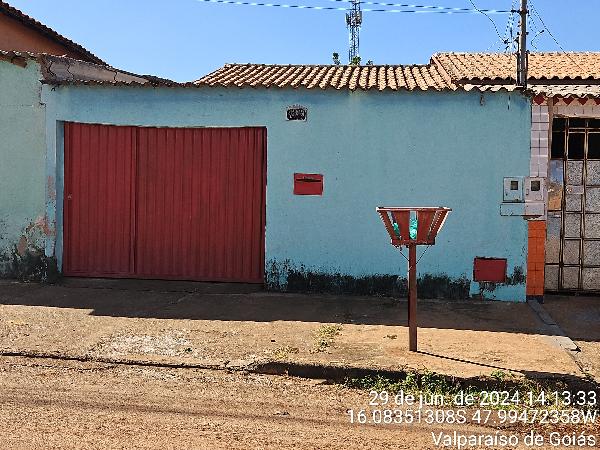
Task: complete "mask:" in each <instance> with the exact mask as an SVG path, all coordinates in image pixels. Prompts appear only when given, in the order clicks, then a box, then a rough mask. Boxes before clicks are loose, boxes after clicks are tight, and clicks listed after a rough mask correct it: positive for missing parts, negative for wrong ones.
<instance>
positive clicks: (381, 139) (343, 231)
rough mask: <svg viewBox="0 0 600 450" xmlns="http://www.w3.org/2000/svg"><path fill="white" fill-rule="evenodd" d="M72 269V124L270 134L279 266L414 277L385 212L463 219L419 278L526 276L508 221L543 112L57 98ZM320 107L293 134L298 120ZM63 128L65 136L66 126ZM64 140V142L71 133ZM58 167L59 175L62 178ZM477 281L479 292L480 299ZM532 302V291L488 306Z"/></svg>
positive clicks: (390, 101) (504, 100) (374, 102)
mask: <svg viewBox="0 0 600 450" xmlns="http://www.w3.org/2000/svg"><path fill="white" fill-rule="evenodd" d="M42 101H43V102H44V103H46V105H47V127H46V128H47V129H46V132H47V134H48V139H47V142H48V155H49V167H50V169H49V170H50V171H54V172H53V175H56V176H57V186H56V188H57V191H58V192H57V198H58V204H56V205H54V204H53V203H52V202H50V203H49V205H48V214H49V216H53V215H54V216H55V219H56V221H57V225H58V227H57V229H58V245H57V248H56V249H54V248H53V245H54V243H53V242H52V243H49V247H48V248H47V251H48V252H49V253H53V252H54V251H55V252H56V255H57V256H58V258H59V262H60V258H61V245H62V244H61V241H60V236H61V229H62V228H61V216H62V205H61V201H60V199H61V197H62V143H61V136H60V130H61V126H60V122H61V121H76V122H87V123H103V124H117V125H140V126H174V127H204V126H208V127H217V126H224V127H227V126H266V127H267V130H268V131H267V132H268V149H267V154H268V157H267V158H268V161H267V166H268V169H267V172H268V173H267V180H268V181H267V183H268V186H267V230H266V255H267V260H268V262H273V261H275V262H279V263H280V262H283V261H286V260H289V262H290V263H291V264H292V265H294V266H296V267H299V266H300V265H304V266H305V267H306V268H307V269H309V270H311V271H315V272H328V273H335V272H339V273H342V274H348V275H353V276H362V275H371V274H402V275H404V274H405V272H406V262H405V260H404V259H403V258H402V257H401V256H400V255H398V252H397V250H395V249H394V248H393V247H392V246H391V245H389V238H388V236H387V233H386V231H385V229H384V227H383V225H382V223H381V221H380V219H379V217H378V215H377V214H376V213H375V207H376V206H379V205H387V206H407V205H420V206H438V205H443V206H448V207H451V208H453V210H454V211H453V213H452V214H451V215H450V217H449V219H448V220H447V222H446V225H445V227H444V229H443V230H442V232H441V234H440V236H439V238H438V239H437V244H436V246H435V247H433V248H431V249H429V251H428V253H427V255H426V256H425V257H424V258H423V260H422V261H421V262H420V263H419V268H418V269H419V273H420V274H424V273H431V274H447V275H448V276H450V277H452V278H459V277H461V276H466V277H467V278H469V279H470V278H471V277H472V269H473V258H474V257H475V256H494V257H505V258H508V263H509V273H511V272H512V271H513V269H514V268H515V267H520V268H522V269H523V271H525V270H526V249H527V223H526V222H525V221H524V220H523V219H522V218H520V217H501V216H500V213H499V210H500V203H501V201H502V179H503V177H504V176H517V175H521V176H526V175H528V172H529V157H530V155H529V139H530V122H531V114H530V108H531V107H530V104H529V101H528V99H526V98H525V97H523V96H521V95H519V94H516V93H513V94H508V93H506V92H501V93H486V94H485V95H483V97H482V96H481V95H480V93H479V92H463V91H460V92H444V93H439V92H363V91H357V92H348V91H332V90H328V91H321V90H306V89H298V90H293V89H283V90H281V89H280V90H275V89H262V88H261V89H252V88H246V89H223V88H199V89H193V88H192V89H181V88H139V87H138V88H123V87H119V88H116V87H101V86H96V87H92V86H62V87H55V88H53V87H51V86H44V87H43V90H42ZM292 104H301V105H304V106H306V107H307V108H308V121H307V122H288V121H286V120H285V108H286V107H287V106H288V105H292ZM57 124H58V126H57ZM57 130H58V131H57ZM53 166H54V167H53ZM294 172H311V173H313V172H314V173H322V174H324V177H325V191H324V195H323V196H322V197H307V196H294V195H292V177H293V173H294ZM478 290H479V287H478V285H476V284H475V283H473V284H472V286H471V291H472V293H475V292H478ZM487 296H488V297H493V298H498V299H503V300H518V301H523V300H524V299H525V285H524V284H523V283H519V284H516V285H513V286H500V287H498V288H497V289H496V290H495V291H493V292H490V293H488V294H487Z"/></svg>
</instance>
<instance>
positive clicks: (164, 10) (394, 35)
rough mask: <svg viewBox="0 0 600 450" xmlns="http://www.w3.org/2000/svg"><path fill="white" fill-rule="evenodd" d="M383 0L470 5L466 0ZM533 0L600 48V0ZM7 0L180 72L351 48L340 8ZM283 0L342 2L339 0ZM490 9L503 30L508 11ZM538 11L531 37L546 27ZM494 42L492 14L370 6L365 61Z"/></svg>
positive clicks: (135, 60) (565, 43) (147, 64)
mask: <svg viewBox="0 0 600 450" xmlns="http://www.w3.org/2000/svg"><path fill="white" fill-rule="evenodd" d="M258 1H260V0H258ZM275 1H276V0H275ZM275 1H273V0H265V2H275ZM378 1H380V2H385V3H417V4H421V5H439V6H449V7H464V8H472V5H471V4H470V2H469V1H468V0H421V1H418V0H404V1H402V0H378ZM473 1H474V2H475V4H476V5H477V6H478V7H479V8H490V9H492V8H495V9H508V10H510V9H511V3H512V1H511V0H473ZM530 1H532V3H533V5H534V7H536V9H537V10H538V12H539V13H540V15H541V17H542V19H543V20H544V22H545V23H546V25H547V26H548V28H549V29H550V31H551V32H552V33H553V34H554V36H555V37H556V38H557V39H558V41H559V43H560V44H561V45H562V47H563V48H564V49H565V50H587V51H595V50H600V27H599V26H598V18H599V17H600V0H569V1H565V0H530ZM8 2H9V3H10V4H11V5H13V6H15V7H16V8H18V9H20V10H22V11H23V12H25V13H27V14H29V15H31V16H33V17H34V18H36V19H37V20H39V21H41V22H42V23H44V24H46V25H48V26H50V27H51V28H53V29H55V30H56V31H58V32H59V33H61V34H63V35H64V36H67V37H68V38H70V39H72V40H74V41H76V42H78V43H80V44H81V45H83V46H84V47H86V48H87V49H89V50H90V51H92V52H93V53H95V54H96V55H98V56H99V57H100V58H102V59H104V60H105V61H107V62H108V63H109V64H111V65H113V66H115V67H119V68H122V69H125V70H129V71H132V72H136V73H142V74H152V75H157V76H162V77H166V78H171V79H174V80H177V81H190V80H195V79H197V78H199V77H200V76H202V75H204V74H206V73H208V72H210V71H212V70H214V69H216V68H218V67H220V66H221V65H223V64H225V63H228V62H239V63H246V62H255V63H282V64H292V63H296V64H311V63H312V64H319V63H325V64H327V63H330V62H331V53H332V52H333V51H337V52H339V53H340V56H341V57H342V61H343V62H345V60H346V55H347V51H348V32H347V30H346V26H345V19H344V13H343V12H342V11H319V10H295V9H287V8H273V7H271V8H269V7H258V6H233V5H223V4H213V3H203V2H200V1H198V0H8ZM278 3H287V4H304V5H319V6H343V4H342V3H337V2H334V1H331V0H280V1H278ZM516 3H518V2H516ZM369 7H372V6H368V5H364V6H363V8H369ZM390 8H391V7H390ZM391 9H398V8H391ZM491 17H492V18H493V19H494V20H495V21H496V23H497V26H498V29H499V31H500V34H502V35H503V34H504V33H505V30H506V26H507V21H508V16H507V15H493V16H491ZM532 17H533V18H534V21H533V23H532V26H531V34H530V38H533V37H534V35H536V34H537V32H538V31H539V30H540V29H541V28H542V27H541V24H540V22H539V20H538V19H537V18H535V16H532ZM517 23H518V21H517V20H515V25H516V24H517ZM534 45H535V46H536V47H537V48H538V49H539V50H546V51H558V50H559V48H558V46H557V44H556V43H555V42H554V40H553V39H552V38H551V37H550V36H549V35H548V33H547V32H544V33H542V34H541V35H539V36H538V37H537V38H536V39H535V41H534ZM490 49H492V50H495V51H498V50H501V49H502V48H501V45H500V40H499V38H498V36H497V34H496V32H495V31H494V28H493V26H492V24H491V23H490V21H489V19H488V18H486V17H485V16H483V15H480V14H461V15H458V14H457V15H446V14H392V13H379V12H371V13H368V12H365V13H364V19H363V28H362V31H361V47H360V50H361V51H360V53H361V56H362V58H363V61H366V60H367V59H372V60H373V61H374V62H375V63H376V64H399V63H402V64H410V63H425V62H427V61H428V59H429V57H430V56H431V54H432V53H435V52H437V51H489V50H490Z"/></svg>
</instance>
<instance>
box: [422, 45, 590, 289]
mask: <svg viewBox="0 0 600 450" xmlns="http://www.w3.org/2000/svg"><path fill="white" fill-rule="evenodd" d="M431 62H432V63H433V64H436V65H437V66H438V67H440V68H443V70H445V71H446V72H447V73H448V74H449V75H450V76H451V77H452V78H453V79H455V80H457V82H458V83H460V84H463V85H476V86H482V85H486V86H492V85H493V86H498V87H500V86H502V85H507V84H512V83H514V78H515V72H516V69H515V67H516V65H515V64H516V63H515V59H514V57H513V56H512V55H499V54H477V53H441V54H436V55H434V56H433V57H432V59H431ZM529 89H530V91H531V96H532V104H533V106H532V116H531V121H532V128H531V147H530V148H531V160H530V169H529V174H530V176H531V177H541V178H542V179H543V180H544V181H545V182H544V183H542V185H543V186H544V187H545V189H543V191H542V192H543V194H544V197H543V203H544V216H542V217H541V218H540V219H539V220H536V221H530V222H529V252H528V267H527V274H528V275H527V294H528V295H529V296H533V297H540V296H542V295H543V294H544V292H557V291H558V292H581V293H585V292H598V291H600V53H531V54H530V55H529Z"/></svg>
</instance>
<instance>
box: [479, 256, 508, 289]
mask: <svg viewBox="0 0 600 450" xmlns="http://www.w3.org/2000/svg"><path fill="white" fill-rule="evenodd" d="M473 280H475V281H486V282H491V283H504V282H506V259H505V258H475V261H474V262H473Z"/></svg>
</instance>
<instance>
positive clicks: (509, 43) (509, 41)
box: [504, 0, 516, 53]
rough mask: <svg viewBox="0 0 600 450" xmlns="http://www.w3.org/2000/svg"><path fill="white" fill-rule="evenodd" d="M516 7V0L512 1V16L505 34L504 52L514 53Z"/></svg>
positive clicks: (509, 18) (507, 23)
mask: <svg viewBox="0 0 600 450" xmlns="http://www.w3.org/2000/svg"><path fill="white" fill-rule="evenodd" d="M515 7H516V0H512V3H511V4H510V16H509V17H508V21H507V22H506V31H505V32H504V40H505V42H506V45H505V48H504V52H505V53H512V52H513V49H514V47H515V36H514V27H515V13H516V11H515Z"/></svg>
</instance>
